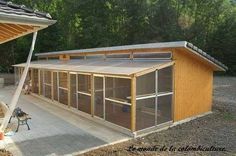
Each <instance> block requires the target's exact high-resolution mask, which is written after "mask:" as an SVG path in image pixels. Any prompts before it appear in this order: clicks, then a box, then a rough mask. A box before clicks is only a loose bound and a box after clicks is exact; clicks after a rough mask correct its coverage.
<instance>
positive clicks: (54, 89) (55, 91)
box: [53, 72, 58, 101]
mask: <svg viewBox="0 0 236 156" xmlns="http://www.w3.org/2000/svg"><path fill="white" fill-rule="evenodd" d="M53 93H54V95H53V99H54V100H56V101H58V78H57V72H53Z"/></svg>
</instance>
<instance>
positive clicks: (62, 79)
mask: <svg viewBox="0 0 236 156" xmlns="http://www.w3.org/2000/svg"><path fill="white" fill-rule="evenodd" d="M67 79H68V77H67V73H66V72H59V87H62V88H68V85H67V83H68V81H67Z"/></svg>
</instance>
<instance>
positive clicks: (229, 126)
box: [82, 77, 236, 156]
mask: <svg viewBox="0 0 236 156" xmlns="http://www.w3.org/2000/svg"><path fill="white" fill-rule="evenodd" d="M199 146H200V147H199ZM212 146H213V147H212ZM145 147H146V148H145ZM194 148H195V149H197V148H198V149H200V148H201V150H198V149H197V151H194V150H195V149H194ZM206 148H208V149H209V150H211V151H209V150H208V151H203V150H204V149H206ZM214 148H215V149H214ZM216 148H217V149H216ZM145 150H146V151H145ZM151 150H154V151H151ZM170 150H172V151H170ZM212 150H218V151H217V152H216V151H212ZM82 155H83V156H98V155H101V156H103V155H104V156H107V155H109V156H124V155H127V156H136V155H140V156H141V155H143V156H149V155H234V156H236V77H215V78H214V100H213V113H212V114H209V115H207V116H204V117H201V118H198V119H196V120H193V121H191V122H188V123H184V124H182V125H178V126H175V127H172V128H169V129H168V130H164V131H161V132H156V133H153V134H150V135H147V136H145V137H141V138H137V139H133V140H131V141H128V142H124V143H120V144H116V145H112V146H107V147H104V148H100V149H97V150H94V151H90V152H88V153H85V154H82Z"/></svg>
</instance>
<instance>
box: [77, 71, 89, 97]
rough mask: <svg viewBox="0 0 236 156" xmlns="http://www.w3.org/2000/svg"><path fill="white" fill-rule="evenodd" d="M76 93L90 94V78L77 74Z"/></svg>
mask: <svg viewBox="0 0 236 156" xmlns="http://www.w3.org/2000/svg"><path fill="white" fill-rule="evenodd" d="M78 91H80V92H84V93H91V76H90V75H83V74H78Z"/></svg>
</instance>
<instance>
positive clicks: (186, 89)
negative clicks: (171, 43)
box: [173, 49, 213, 121]
mask: <svg viewBox="0 0 236 156" xmlns="http://www.w3.org/2000/svg"><path fill="white" fill-rule="evenodd" d="M173 59H174V61H175V67H174V68H175V71H174V75H175V78H174V81H175V84H174V85H175V96H174V100H175V102H174V114H173V116H174V121H179V120H182V119H185V118H188V117H193V116H195V115H198V114H202V113H204V112H208V111H211V106H212V85H213V70H212V68H210V66H207V65H206V64H204V63H203V62H202V61H201V60H198V59H196V58H195V59H194V58H193V56H192V55H190V54H189V53H188V52H186V51H183V50H180V49H175V50H174V51H173Z"/></svg>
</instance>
